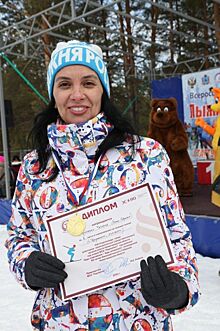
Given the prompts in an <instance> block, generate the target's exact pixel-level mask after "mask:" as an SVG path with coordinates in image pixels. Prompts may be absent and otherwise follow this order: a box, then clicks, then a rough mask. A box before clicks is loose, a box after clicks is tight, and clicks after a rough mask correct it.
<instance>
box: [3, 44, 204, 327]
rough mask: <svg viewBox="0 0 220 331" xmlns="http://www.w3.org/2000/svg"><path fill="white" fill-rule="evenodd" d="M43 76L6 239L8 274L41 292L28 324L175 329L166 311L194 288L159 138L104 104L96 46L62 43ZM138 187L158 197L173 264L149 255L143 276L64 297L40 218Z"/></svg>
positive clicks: (189, 300)
mask: <svg viewBox="0 0 220 331" xmlns="http://www.w3.org/2000/svg"><path fill="white" fill-rule="evenodd" d="M47 78H48V91H49V96H50V99H51V102H50V105H49V107H48V109H47V110H46V111H44V112H42V113H40V114H39V115H38V116H37V118H36V121H35V125H34V128H33V130H32V138H33V145H34V148H35V150H34V151H33V152H31V153H29V154H28V155H27V156H26V157H25V158H24V160H23V163H22V166H21V169H20V171H19V175H18V179H17V185H16V191H15V194H14V198H13V214H12V217H11V220H10V223H9V226H8V229H9V238H8V240H7V242H6V247H7V248H8V258H9V263H10V268H11V271H12V272H13V273H14V274H15V276H16V278H17V280H18V281H19V282H20V283H21V285H23V286H24V287H25V288H27V289H33V290H36V291H37V295H36V300H35V304H34V307H33V313H32V326H33V329H34V330H172V322H171V319H170V314H177V313H178V312H180V311H184V310H186V309H188V308H190V307H191V306H193V305H194V304H195V303H196V302H197V300H198V296H199V289H198V278H197V277H198V275H197V266H196V257H195V252H194V250H193V247H192V242H191V237H190V233H189V230H188V228H187V227H186V225H185V223H184V213H183V210H182V207H181V204H180V202H179V199H178V197H177V193H176V187H175V184H174V182H173V175H172V173H171V170H170V167H169V159H168V157H167V154H166V152H165V150H164V149H163V148H162V146H161V145H160V144H158V143H157V142H156V141H154V140H152V139H148V138H143V137H138V136H136V135H134V134H133V133H134V132H133V130H132V128H131V127H130V125H129V124H128V123H127V122H125V121H124V120H123V119H122V118H121V117H120V115H119V113H118V111H117V109H116V108H115V107H114V106H113V105H112V104H111V102H110V101H109V94H110V93H109V82H108V74H107V70H106V66H105V64H104V62H103V59H102V51H101V49H100V48H99V47H98V46H96V45H92V44H87V43H83V42H79V41H69V42H67V43H65V42H62V43H58V45H57V47H56V49H55V50H54V52H53V53H52V56H51V62H50V64H49V68H48V77H47ZM155 160H157V161H155ZM97 163H98V167H97V166H95V165H97ZM94 169H96V170H94ZM131 169H134V172H133V173H132V170H131ZM128 170H129V171H130V175H129V176H128V175H126V174H127V173H128ZM122 174H123V176H122ZM122 177H123V178H122ZM143 183H150V184H151V185H152V187H153V190H154V194H155V196H156V198H157V200H158V201H159V206H160V208H161V212H162V214H163V220H164V223H165V225H166V227H167V229H168V232H169V235H170V238H171V242H172V245H173V249H174V252H175V255H176V258H177V261H178V262H177V264H176V265H175V266H173V267H169V269H168V268H167V266H166V264H165V262H164V261H163V259H162V258H161V256H156V257H155V258H153V257H148V258H147V257H146V258H147V262H146V261H144V260H142V261H141V277H138V278H135V279H132V280H130V281H126V282H123V283H120V284H117V285H115V286H111V287H108V288H105V289H102V290H99V291H96V292H94V293H90V294H88V295H83V296H79V297H77V298H74V299H72V300H68V301H65V302H62V300H61V296H60V287H59V284H60V283H61V282H63V281H64V280H65V278H66V277H68V275H67V273H66V272H65V270H64V269H65V265H64V263H63V262H62V261H60V260H59V259H57V258H56V257H53V256H51V253H50V247H49V244H48V237H47V232H46V228H45V224H44V222H45V220H46V219H47V218H49V217H52V216H55V215H57V214H58V213H60V212H65V211H69V210H71V209H73V208H76V207H77V206H79V205H84V204H87V203H88V202H93V201H97V200H100V199H102V198H103V197H107V196H110V195H111V194H114V193H116V192H120V191H123V190H125V189H129V188H131V187H134V186H137V185H139V184H143ZM174 206H175V207H174ZM79 277H80V275H79ZM95 307H96V308H95ZM94 308H95V309H94Z"/></svg>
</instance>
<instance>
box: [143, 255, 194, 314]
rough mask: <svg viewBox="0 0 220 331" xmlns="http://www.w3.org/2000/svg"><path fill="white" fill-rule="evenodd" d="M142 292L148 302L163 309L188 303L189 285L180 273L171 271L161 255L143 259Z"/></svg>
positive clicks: (176, 307) (181, 306) (179, 306)
mask: <svg viewBox="0 0 220 331" xmlns="http://www.w3.org/2000/svg"><path fill="white" fill-rule="evenodd" d="M141 292H142V295H143V297H144V298H145V300H146V302H147V303H148V304H150V305H152V306H154V307H158V308H163V309H180V308H184V307H185V306H187V304H188V295H189V291H188V287H187V284H186V283H185V281H184V280H183V279H182V277H181V276H180V275H178V274H177V273H175V272H172V271H170V270H169V269H168V268H167V265H166V263H165V262H164V260H163V258H162V257H161V256H160V255H157V256H156V257H155V258H153V257H152V256H150V257H148V258H147V263H146V261H145V260H142V261H141Z"/></svg>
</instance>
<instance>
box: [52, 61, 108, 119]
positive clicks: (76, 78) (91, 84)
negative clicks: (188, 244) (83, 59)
mask: <svg viewBox="0 0 220 331" xmlns="http://www.w3.org/2000/svg"><path fill="white" fill-rule="evenodd" d="M102 94H103V88H102V84H101V82H100V80H99V78H98V75H97V74H96V72H95V71H93V70H91V69H90V68H88V67H85V66H82V65H71V66H67V67H64V68H63V69H61V70H60V71H59V72H58V73H57V74H56V76H55V80H54V87H53V96H54V99H55V106H56V108H57V109H58V112H59V114H60V117H61V118H62V120H63V121H64V122H65V123H67V124H71V123H75V124H78V123H82V122H86V121H88V120H90V119H91V118H93V117H95V116H96V115H97V114H98V113H99V112H100V110H101V99H102Z"/></svg>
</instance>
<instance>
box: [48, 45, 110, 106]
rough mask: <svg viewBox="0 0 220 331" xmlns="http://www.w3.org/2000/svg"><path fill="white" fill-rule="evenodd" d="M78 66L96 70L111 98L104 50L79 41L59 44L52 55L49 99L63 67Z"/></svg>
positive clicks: (49, 67) (49, 72) (49, 75)
mask: <svg viewBox="0 0 220 331" xmlns="http://www.w3.org/2000/svg"><path fill="white" fill-rule="evenodd" d="M73 64H78V65H84V66H86V67H89V68H90V69H92V70H94V71H95V72H96V73H97V75H98V77H99V79H100V81H101V83H102V85H103V87H104V89H105V90H106V92H107V94H108V96H110V87H109V77H108V72H107V68H106V65H105V63H104V61H103V55H102V50H101V48H100V47H99V46H97V45H94V44H88V43H86V42H81V41H78V40H70V41H68V42H59V43H58V44H57V46H56V48H55V50H54V51H53V52H52V54H51V60H50V63H49V66H48V70H47V87H48V93H49V97H50V99H51V97H52V95H53V84H54V78H55V76H56V74H57V72H58V71H59V70H61V69H62V68H63V67H66V66H69V65H73Z"/></svg>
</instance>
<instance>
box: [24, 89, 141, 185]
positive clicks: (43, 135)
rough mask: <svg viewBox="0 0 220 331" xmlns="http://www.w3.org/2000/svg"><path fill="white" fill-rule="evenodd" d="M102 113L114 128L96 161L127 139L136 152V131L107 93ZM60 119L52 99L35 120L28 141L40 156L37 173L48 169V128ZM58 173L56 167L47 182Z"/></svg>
mask: <svg viewBox="0 0 220 331" xmlns="http://www.w3.org/2000/svg"><path fill="white" fill-rule="evenodd" d="M101 111H102V112H103V113H104V114H105V116H106V118H107V121H108V122H110V123H111V124H113V127H114V128H113V130H112V131H111V132H110V133H109V134H108V135H107V137H106V138H105V139H104V140H103V142H102V143H101V144H100V146H99V148H98V150H97V152H96V155H95V161H97V160H98V158H99V156H100V155H102V154H104V153H105V152H106V151H107V150H108V149H110V148H112V147H115V146H117V145H119V144H121V143H122V142H123V141H124V140H125V139H126V138H127V137H130V139H131V141H132V146H133V152H134V137H133V135H134V134H135V130H134V128H133V127H132V125H131V124H130V123H129V121H128V120H127V119H125V118H124V117H123V116H122V115H121V113H120V112H119V110H118V109H117V108H116V107H115V106H114V105H113V103H112V102H111V101H110V99H109V98H108V96H107V94H106V93H105V91H104V92H103V95H102V102H101ZM58 117H59V113H58V110H57V109H56V108H55V100H54V98H53V97H52V99H51V101H50V103H49V105H48V106H47V107H46V108H45V109H44V110H43V111H42V112H41V113H39V114H38V115H37V116H36V117H35V119H34V125H33V128H32V130H31V132H30V135H29V138H28V141H29V143H30V144H31V148H32V149H35V150H36V152H37V155H38V161H39V168H38V171H37V172H36V173H41V172H42V171H44V170H45V169H46V166H47V163H48V160H49V158H50V156H51V153H52V151H51V148H50V147H49V141H48V136H47V126H48V125H49V124H51V123H54V122H56V121H57V118H58ZM58 172H59V170H58V167H57V166H56V165H55V166H54V171H53V174H52V175H51V176H50V177H49V178H48V179H47V181H51V180H53V179H54V178H55V177H56V176H57V174H58Z"/></svg>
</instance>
